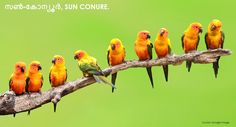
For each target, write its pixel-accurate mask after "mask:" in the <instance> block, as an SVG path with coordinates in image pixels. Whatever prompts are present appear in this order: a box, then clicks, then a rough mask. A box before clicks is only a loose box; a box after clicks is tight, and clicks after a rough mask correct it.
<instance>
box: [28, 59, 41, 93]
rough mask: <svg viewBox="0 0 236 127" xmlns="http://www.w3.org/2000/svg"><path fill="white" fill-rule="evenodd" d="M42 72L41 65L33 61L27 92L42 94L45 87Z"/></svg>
mask: <svg viewBox="0 0 236 127" xmlns="http://www.w3.org/2000/svg"><path fill="white" fill-rule="evenodd" d="M40 70H41V66H40V63H39V62H38V61H33V62H32V63H31V64H30V67H29V72H28V77H27V80H26V81H27V87H26V88H27V90H26V91H28V92H40V91H41V87H42V85H43V76H42V74H41V73H40V72H39V71H40Z"/></svg>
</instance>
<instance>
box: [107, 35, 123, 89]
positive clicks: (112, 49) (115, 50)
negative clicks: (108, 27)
mask: <svg viewBox="0 0 236 127" xmlns="http://www.w3.org/2000/svg"><path fill="white" fill-rule="evenodd" d="M124 60H125V48H124V46H123V44H122V42H121V41H120V40H119V39H118V38H115V39H112V40H111V42H110V45H109V46H108V51H107V62H108V65H110V66H115V65H118V64H121V63H123V62H124ZM116 77H117V72H116V73H114V74H112V75H111V83H112V84H114V85H115V82H116ZM112 92H114V88H112Z"/></svg>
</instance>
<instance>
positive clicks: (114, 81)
mask: <svg viewBox="0 0 236 127" xmlns="http://www.w3.org/2000/svg"><path fill="white" fill-rule="evenodd" d="M116 77H117V72H116V73H114V74H112V75H111V83H112V84H113V85H114V86H115V85H116ZM114 90H115V88H114V87H112V93H113V92H114Z"/></svg>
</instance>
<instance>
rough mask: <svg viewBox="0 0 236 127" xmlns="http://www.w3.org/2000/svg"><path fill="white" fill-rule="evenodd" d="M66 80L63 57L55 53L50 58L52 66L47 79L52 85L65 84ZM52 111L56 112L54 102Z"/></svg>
mask: <svg viewBox="0 0 236 127" xmlns="http://www.w3.org/2000/svg"><path fill="white" fill-rule="evenodd" d="M66 80H67V69H66V67H65V59H64V58H63V57H62V56H60V55H55V56H54V57H53V59H52V66H51V69H50V73H49V81H50V83H51V86H52V87H58V86H61V85H63V84H65V82H66ZM54 112H56V104H54Z"/></svg>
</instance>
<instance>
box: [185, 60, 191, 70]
mask: <svg viewBox="0 0 236 127" xmlns="http://www.w3.org/2000/svg"><path fill="white" fill-rule="evenodd" d="M191 66H192V62H191V61H186V68H187V69H188V72H190V69H191Z"/></svg>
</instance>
